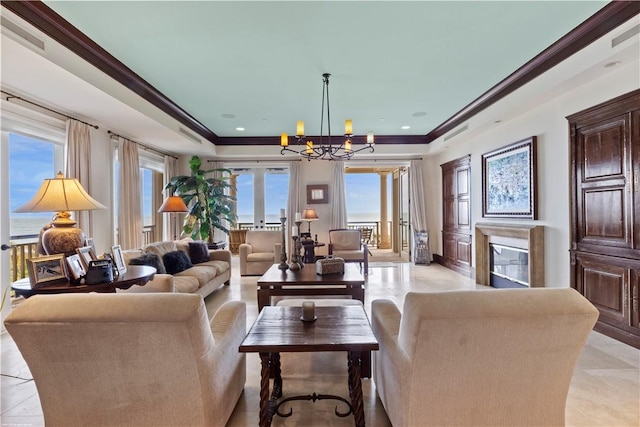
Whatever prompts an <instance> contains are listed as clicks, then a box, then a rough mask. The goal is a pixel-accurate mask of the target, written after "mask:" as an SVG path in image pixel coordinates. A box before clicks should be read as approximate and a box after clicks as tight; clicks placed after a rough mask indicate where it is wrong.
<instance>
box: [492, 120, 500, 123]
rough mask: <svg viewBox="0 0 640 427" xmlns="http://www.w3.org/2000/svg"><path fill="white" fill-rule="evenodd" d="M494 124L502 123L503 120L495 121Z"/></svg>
mask: <svg viewBox="0 0 640 427" xmlns="http://www.w3.org/2000/svg"><path fill="white" fill-rule="evenodd" d="M493 123H502V120H494V122H493Z"/></svg>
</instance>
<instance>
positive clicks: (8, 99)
mask: <svg viewBox="0 0 640 427" xmlns="http://www.w3.org/2000/svg"><path fill="white" fill-rule="evenodd" d="M2 93H4V94H5V95H6V96H7V101H11V100H12V99H18V100H20V101H22V102H26V103H27V104H31V105H35V106H36V107H40V108H42V109H44V110H47V111H51V112H52V113H55V114H59V115H61V116H64V117H66V118H68V119H72V120H75V121H77V122H80V123H84V124H85V125H87V126H91V127H92V128H95V129H100V128H99V127H98V125H93V124H91V123H87V122H85V121H82V120H79V119H76V118H75V117H73V116H70V115H68V114H64V113H61V112H60V111H56V110H53V109H51V108H49V107H45V106H44V105H40V104H36V103H35V102H33V101H29V100H28V99H24V98H22V97H20V96H17V95H14V94H12V93H9V92H7V91H4V90H3V91H2Z"/></svg>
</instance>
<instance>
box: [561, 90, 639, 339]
mask: <svg viewBox="0 0 640 427" xmlns="http://www.w3.org/2000/svg"><path fill="white" fill-rule="evenodd" d="M567 119H568V120H569V128H570V136H571V138H570V150H569V156H570V183H571V201H570V203H571V250H570V252H571V286H572V287H574V288H575V289H577V290H578V291H579V292H580V293H582V294H583V295H584V296H585V297H586V298H588V299H589V301H591V302H592V303H593V304H594V305H595V306H596V307H597V308H598V310H599V311H600V317H599V319H598V323H597V324H596V330H598V331H600V332H603V333H605V334H607V335H609V336H611V337H613V338H616V339H618V340H620V341H623V342H626V343H628V344H630V345H633V346H634V347H636V348H640V323H639V314H638V313H639V307H638V305H639V302H638V298H639V296H638V294H639V293H640V289H639V288H640V183H639V180H640V90H636V91H634V92H631V93H629V94H626V95H623V96H620V97H618V98H615V99H613V100H611V101H608V102H605V103H603V104H600V105H597V106H595V107H592V108H589V109H587V110H585V111H582V112H579V113H576V114H573V115H571V116H569V117H567Z"/></svg>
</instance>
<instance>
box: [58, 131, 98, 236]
mask: <svg viewBox="0 0 640 427" xmlns="http://www.w3.org/2000/svg"><path fill="white" fill-rule="evenodd" d="M66 140H67V143H66V149H67V156H66V160H67V168H66V173H65V175H66V177H67V178H76V179H77V180H78V181H79V182H80V184H82V186H83V187H84V189H85V190H87V192H88V193H89V195H91V173H90V169H91V133H90V130H89V125H86V124H84V123H81V122H79V121H77V120H73V119H69V120H67V130H66ZM74 216H75V219H76V221H78V227H79V228H81V229H82V230H84V232H85V235H86V236H87V237H91V236H92V235H93V229H92V228H91V226H92V224H91V215H90V212H89V211H82V212H75V214H74Z"/></svg>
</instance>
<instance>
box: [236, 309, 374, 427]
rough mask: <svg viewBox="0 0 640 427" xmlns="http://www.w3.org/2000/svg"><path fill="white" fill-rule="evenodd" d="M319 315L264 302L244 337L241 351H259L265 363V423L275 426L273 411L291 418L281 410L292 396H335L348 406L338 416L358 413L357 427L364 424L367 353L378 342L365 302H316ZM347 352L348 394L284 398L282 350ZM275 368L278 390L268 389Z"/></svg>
mask: <svg viewBox="0 0 640 427" xmlns="http://www.w3.org/2000/svg"><path fill="white" fill-rule="evenodd" d="M315 312H316V316H317V320H316V321H314V322H303V321H302V320H300V316H301V315H302V308H301V307H265V308H264V309H263V310H262V311H261V312H260V314H259V315H258V318H257V319H256V321H255V322H254V324H253V326H252V327H251V329H250V330H249V333H248V334H247V336H246V337H245V339H244V341H243V342H242V344H241V345H240V348H239V350H240V352H242V353H259V354H260V360H261V362H262V369H261V379H260V424H259V425H260V427H266V426H269V425H271V420H272V418H273V416H274V415H278V416H280V417H288V416H290V415H291V414H292V411H291V410H289V412H286V413H282V412H280V411H279V408H280V406H281V405H283V404H284V403H286V402H290V401H293V400H311V401H313V402H315V401H316V400H324V399H335V400H339V401H341V402H344V403H345V404H346V405H347V406H348V411H346V412H342V413H340V412H338V410H337V408H336V411H335V412H336V415H338V416H347V415H349V414H351V413H353V417H354V420H355V425H356V427H360V426H364V425H365V422H364V408H363V403H362V377H361V363H362V356H363V354H366V353H368V352H371V351H373V350H378V341H377V340H376V337H375V336H374V335H373V331H372V330H371V324H370V323H369V319H368V318H367V314H366V313H365V311H364V308H363V307H362V306H337V307H316V309H315ZM320 351H346V352H347V354H348V358H347V359H348V364H347V368H348V374H349V376H348V381H347V386H348V390H349V398H348V399H346V398H344V397H340V396H333V395H326V394H316V393H313V394H310V395H304V396H292V397H287V398H285V399H282V400H280V401H279V399H280V398H281V397H282V386H283V384H282V376H281V369H280V353H282V352H320ZM271 373H273V390H272V391H271V393H269V388H270V379H269V377H270V374H271Z"/></svg>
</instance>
